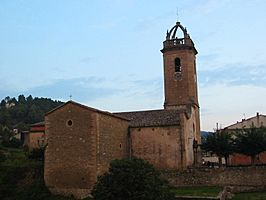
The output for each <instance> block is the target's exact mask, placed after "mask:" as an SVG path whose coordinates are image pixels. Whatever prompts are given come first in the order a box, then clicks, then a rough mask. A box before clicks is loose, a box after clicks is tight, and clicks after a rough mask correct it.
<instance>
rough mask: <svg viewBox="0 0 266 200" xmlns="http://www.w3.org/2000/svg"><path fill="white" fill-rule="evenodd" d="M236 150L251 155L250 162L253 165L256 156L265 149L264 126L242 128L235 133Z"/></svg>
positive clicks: (265, 136) (265, 130)
mask: <svg viewBox="0 0 266 200" xmlns="http://www.w3.org/2000/svg"><path fill="white" fill-rule="evenodd" d="M235 147H236V152H238V153H242V154H244V155H247V156H250V157H251V164H252V165H255V159H256V156H257V155H259V154H260V153H262V152H264V151H266V129H265V128H264V127H261V128H255V127H251V128H249V129H242V130H240V131H239V132H237V133H236V139H235Z"/></svg>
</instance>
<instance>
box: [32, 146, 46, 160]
mask: <svg viewBox="0 0 266 200" xmlns="http://www.w3.org/2000/svg"><path fill="white" fill-rule="evenodd" d="M44 151H45V148H39V149H32V150H31V151H29V152H28V158H29V159H32V160H44Z"/></svg>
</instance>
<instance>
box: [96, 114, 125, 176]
mask: <svg viewBox="0 0 266 200" xmlns="http://www.w3.org/2000/svg"><path fill="white" fill-rule="evenodd" d="M97 123H98V131H97V175H102V174H103V173H104V172H106V171H108V169H109V165H110V162H111V161H112V160H114V159H121V158H126V157H128V121H126V120H123V119H120V118H115V117H110V116H108V115H102V114H98V115H97Z"/></svg>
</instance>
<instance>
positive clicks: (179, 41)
mask: <svg viewBox="0 0 266 200" xmlns="http://www.w3.org/2000/svg"><path fill="white" fill-rule="evenodd" d="M178 30H181V31H182V33H183V37H180V38H178V36H177V32H178ZM173 49H175V50H177V49H190V50H193V51H194V53H195V55H196V54H197V53H198V52H197V50H196V48H195V47H194V43H193V41H192V39H191V38H190V36H189V34H188V32H187V29H186V28H185V27H184V26H182V25H181V23H180V22H176V24H175V25H174V26H173V27H172V28H171V29H170V31H168V30H167V32H166V40H165V41H164V42H163V49H162V50H161V51H162V52H163V53H164V52H166V51H168V50H173Z"/></svg>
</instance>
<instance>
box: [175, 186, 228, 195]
mask: <svg viewBox="0 0 266 200" xmlns="http://www.w3.org/2000/svg"><path fill="white" fill-rule="evenodd" d="M222 190H223V188H221V187H207V186H202V187H199V186H194V187H180V188H173V189H172V191H173V192H174V193H175V195H177V196H201V197H216V196H218V194H219V192H221V191H222Z"/></svg>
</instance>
